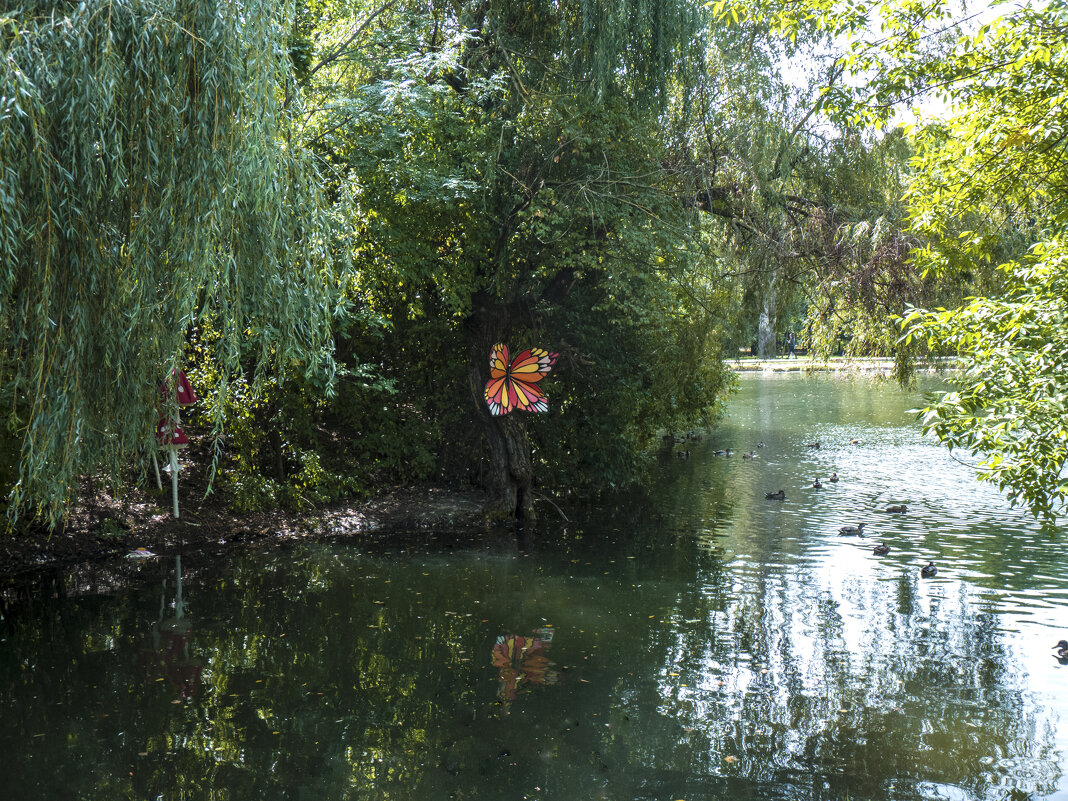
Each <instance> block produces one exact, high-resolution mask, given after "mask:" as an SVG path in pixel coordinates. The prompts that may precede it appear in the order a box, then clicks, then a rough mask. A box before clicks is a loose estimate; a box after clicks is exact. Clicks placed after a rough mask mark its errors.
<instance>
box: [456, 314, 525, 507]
mask: <svg viewBox="0 0 1068 801" xmlns="http://www.w3.org/2000/svg"><path fill="white" fill-rule="evenodd" d="M476 301H477V302H476V303H475V304H474V308H473V311H472V314H471V316H470V317H469V318H468V319H467V321H466V324H465V334H466V339H467V369H468V383H469V384H470V388H471V394H472V396H473V397H474V400H475V408H476V409H478V412H477V414H478V420H479V423H480V424H481V426H482V431H483V433H484V434H485V436H486V443H487V444H488V445H489V458H490V470H489V476H488V479H487V481H486V484H487V486H486V490H487V491H488V493H489V500H488V501H487V503H486V508H485V514H486V516H487V517H490V518H497V519H503V518H514V519H517V520H520V519H526V520H531V519H533V518H534V517H535V513H534V498H533V486H534V466H533V463H532V461H531V458H530V439H529V438H528V437H527V429H526V422H525V421H524V420H523V418H522V417H521V416H520V414H519V413H517V412H513V413H512V414H507V415H504V416H502V417H494V416H493V415H492V414H490V411H489V407H488V406H487V405H486V400H485V396H484V394H483V391H484V389H485V386H486V382H487V381H489V360H490V350H491V349H492V348H493V346H494V345H495V344H496V343H498V342H505V341H507V339H506V334H507V333H508V327H509V320H514V319H515V317H514V316H513V314H511V313H510V312H509V309H508V308H507V307H506V306H504V305H501V304H497V303H492V302H487V301H486V299H485V298H477V299H476Z"/></svg>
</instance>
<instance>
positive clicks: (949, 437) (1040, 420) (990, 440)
mask: <svg viewBox="0 0 1068 801" xmlns="http://www.w3.org/2000/svg"><path fill="white" fill-rule="evenodd" d="M1006 269H1007V270H1008V269H1010V266H1008V265H1007V266H1006ZM1066 298H1068V243H1066V242H1065V241H1063V240H1061V239H1058V240H1054V241H1051V242H1048V243H1043V244H1040V245H1036V246H1035V248H1034V249H1033V251H1032V253H1031V254H1030V255H1029V256H1028V257H1027V258H1026V259H1024V260H1022V262H1021V263H1019V264H1017V265H1016V266H1015V267H1012V268H1011V279H1010V288H1009V291H1008V292H1007V293H1006V295H1005V296H1003V297H1001V298H973V299H971V300H970V301H969V302H968V303H966V304H965V305H963V306H961V307H959V308H957V309H953V310H950V311H947V310H939V311H936V312H926V313H925V312H920V311H914V312H912V313H911V314H910V315H908V316H907V317H906V318H905V319H904V325H905V328H906V337H916V336H922V337H926V338H927V339H929V340H932V341H933V343H937V344H938V345H939V346H941V347H948V348H950V349H952V350H955V351H956V352H958V353H960V354H962V355H963V356H965V358H966V359H967V367H966V369H965V370H964V372H963V375H962V376H961V378H960V379H959V381H958V383H959V387H958V389H957V390H955V391H953V392H943V393H938V394H935V395H933V396H931V397H930V398H929V399H928V402H929V405H928V407H927V408H926V409H925V410H923V412H922V417H921V419H922V422H923V427H924V430H925V431H933V432H934V433H935V434H936V435H937V436H938V437H939V439H941V440H942V441H943V442H944V443H946V445H948V446H949V448H950V449H953V448H960V449H963V450H967V451H969V452H971V453H973V454H978V455H979V456H980V462H979V466H978V469H979V475H980V477H981V478H983V479H985V480H987V481H991V482H993V483H995V484H997V485H998V487H999V488H1000V489H1002V490H1004V491H1006V492H1007V493H1008V494H1009V497H1010V498H1011V499H1012V500H1013V502H1014V503H1020V504H1022V505H1025V506H1027V507H1028V508H1029V509H1030V510H1031V512H1032V513H1033V514H1034V515H1035V516H1036V517H1037V516H1042V517H1044V518H1045V519H1046V520H1048V521H1050V522H1052V521H1053V520H1054V519H1055V517H1056V515H1057V514H1058V513H1061V512H1063V509H1064V506H1065V502H1066V500H1068V478H1066V476H1065V474H1064V467H1065V462H1066V461H1068V379H1066V376H1068V300H1066Z"/></svg>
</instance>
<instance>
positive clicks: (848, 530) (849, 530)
mask: <svg viewBox="0 0 1068 801" xmlns="http://www.w3.org/2000/svg"><path fill="white" fill-rule="evenodd" d="M866 525H868V524H867V523H857V525H855V526H842V527H841V528H840V529H838V533H839V534H845V535H846V536H850V535H860V534H863V533H864V526H866Z"/></svg>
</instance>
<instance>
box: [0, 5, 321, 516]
mask: <svg viewBox="0 0 1068 801" xmlns="http://www.w3.org/2000/svg"><path fill="white" fill-rule="evenodd" d="M291 22H292V21H291V20H289V19H287V18H286V16H285V15H284V14H280V12H279V4H277V3H273V2H270V0H113V1H112V2H108V3H81V4H76V3H60V4H56V3H53V2H47V3H46V2H39V3H32V2H30V3H26V4H24V5H23V7H22V8H21V9H19V10H18V11H17V12H15V13H10V12H9V16H6V17H3V18H0V53H2V58H0V211H2V214H0V262H2V267H0V338H2V339H0V401H2V408H3V413H4V423H5V438H4V442H3V445H4V447H5V448H6V450H7V452H8V457H9V458H8V464H9V471H8V475H7V476H6V477H5V480H6V481H5V483H6V485H7V490H8V492H9V494H8V514H9V517H11V518H17V517H19V516H23V517H26V516H32V517H35V518H38V519H41V520H45V521H48V522H49V523H53V524H54V523H55V522H57V521H58V520H59V519H60V518H61V517H62V515H63V514H64V511H65V510H66V509H67V507H68V506H69V504H70V502H71V500H72V498H73V492H74V488H75V487H76V485H77V479H78V477H79V476H80V475H83V474H85V473H87V472H92V471H100V470H101V469H107V471H108V473H109V474H110V475H112V476H118V475H120V474H121V470H120V468H121V466H122V465H123V463H124V461H125V460H127V459H128V457H129V455H130V454H131V453H133V452H134V451H136V450H137V449H138V448H139V447H143V446H145V445H149V446H150V447H151V444H152V432H153V423H154V421H155V419H156V418H157V416H158V415H159V414H160V413H161V409H160V405H159V403H160V402H159V397H160V395H159V386H160V383H161V381H163V380H164V378H165V377H166V376H168V375H170V371H171V370H172V369H173V368H175V367H178V366H181V357H182V352H183V344H184V343H185V341H186V338H187V336H188V335H189V333H190V332H191V331H192V330H193V329H194V327H201V326H204V327H210V328H211V329H212V331H213V336H212V337H211V342H212V343H213V344H212V346H211V351H210V352H209V354H208V358H210V359H212V360H214V361H215V362H216V363H217V366H218V369H219V371H220V372H221V373H222V374H223V376H224V377H225V376H233V375H235V374H236V373H237V372H238V371H240V370H243V371H245V372H246V373H251V374H252V376H254V375H256V374H262V373H263V372H264V371H265V370H268V369H278V368H281V367H288V368H289V369H292V368H293V367H294V366H298V367H300V368H302V369H306V370H309V371H320V372H321V371H325V370H329V369H330V367H331V353H330V350H329V347H328V341H329V340H328V334H329V323H330V315H331V312H332V309H331V303H332V300H331V299H332V297H333V292H332V289H331V287H332V268H331V264H332V233H331V230H332V227H331V221H330V219H329V217H328V216H327V214H326V213H325V212H324V210H323V209H324V206H323V205H322V204H321V201H320V197H319V194H318V190H317V186H318V177H317V175H316V174H315V172H314V170H313V169H312V168H311V166H310V164H309V161H308V158H307V157H306V155H305V153H304V152H303V151H302V149H301V147H300V146H299V144H298V143H297V142H296V141H294V139H293V138H292V137H291V135H290V131H291V118H292V116H293V112H294V110H295V109H296V102H295V97H296V96H295V92H294V87H293V84H292V80H291V77H290V72H291V65H290V62H289V60H288V57H287V54H286V53H287V51H286V47H285V41H286V34H287V31H288V29H289V27H288V26H290V25H291ZM252 376H249V377H250V378H251V377H252ZM225 386H226V381H225V380H223V381H222V382H220V389H219V394H220V396H221V395H222V394H223V393H225V391H226V390H225ZM215 408H217V409H221V408H222V403H221V397H217V398H215ZM216 422H217V424H219V425H221V424H222V421H221V420H217V421H216Z"/></svg>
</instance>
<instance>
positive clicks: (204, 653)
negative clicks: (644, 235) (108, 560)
mask: <svg viewBox="0 0 1068 801" xmlns="http://www.w3.org/2000/svg"><path fill="white" fill-rule="evenodd" d="M916 403H917V396H916V395H915V394H913V393H905V392H902V391H900V390H898V389H896V388H894V387H893V386H886V385H884V386H880V387H872V386H871V385H869V384H868V383H867V382H865V381H862V380H857V381H851V380H842V379H804V378H800V377H797V376H782V377H774V378H773V377H749V376H746V377H743V378H742V381H741V390H740V392H739V394H738V395H737V396H736V397H735V398H734V399H733V401H732V403H731V405H730V414H729V417H728V419H727V420H726V421H725V423H724V425H723V426H722V427H721V428H720V429H719V430H718V431H717V432H715V433H714V434H712V435H711V436H706V437H705V438H704V439H703V440H701V441H693V442H690V443H688V444H686V445H682V446H675V449H676V450H678V449H680V448H688V449H689V450H690V451H691V456H690V458H689V459H678V458H676V457H675V456H673V455H671V454H670V453H665V454H664V460H663V464H662V471H661V472H662V474H661V476H660V479H659V481H658V483H657V485H656V486H655V487H654V488H652V489H650V490H649V493H648V495H647V496H642V497H632V498H630V499H628V500H627V502H626V503H624V504H620V505H619V506H616V507H612V508H604V507H600V508H589V509H576V508H569V509H567V510H566V511H567V513H568V515H569V517H571V518H572V519H573V520H574V521H575V522H574V523H572V524H571V525H570V526H568V527H566V528H565V527H563V526H562V524H561V523H560V522H558V519H552V518H551V516H552V517H555V512H554V511H553V510H552V509H551V508H550V507H546V508H545V509H544V513H545V515H544V519H543V520H542V522H541V524H540V526H539V528H538V529H537V530H535V531H533V532H529V533H528V534H526V535H525V536H524V537H521V538H517V537H515V536H513V535H512V534H511V533H510V532H500V533H496V534H491V535H483V534H478V535H473V536H465V537H462V538H461V537H442V536H438V537H424V536H412V537H409V538H404V539H403V540H394V541H393V542H392V543H391V544H390V545H388V546H387V545H384V544H382V543H377V542H374V541H373V540H370V539H368V540H363V541H359V542H355V543H353V542H347V543H334V544H329V543H327V544H318V545H309V546H300V547H294V548H290V549H274V550H270V549H268V550H259V551H253V552H237V553H235V552H233V551H228V552H226V553H222V554H218V555H212V554H205V553H195V554H188V555H186V556H185V557H184V558H182V559H181V561H180V565H179V564H176V562H178V560H176V559H175V558H174V557H173V556H170V557H168V558H165V559H155V560H124V561H122V562H121V563H118V564H116V565H114V566H113V569H111V570H110V571H108V572H107V573H106V574H104V573H101V572H99V571H97V572H93V573H78V574H69V575H68V574H64V575H43V576H39V577H37V578H36V580H35V581H33V582H31V583H28V584H20V585H17V586H10V587H7V588H6V590H5V594H4V597H3V605H2V606H0V611H2V615H3V617H2V620H0V779H2V781H3V788H2V789H0V796H2V797H5V798H8V797H10V798H18V799H92V800H93V801H95V800H96V799H101V800H103V799H109V800H110V799H125V798H129V799H156V798H160V799H168V800H169V799H175V800H177V799H218V800H219V801H222V800H223V799H225V800H226V801H237V800H238V799H257V800H259V799H317V800H318V799H397V800H398V801H402V800H405V801H406V800H407V799H419V800H420V801H422V800H423V799H427V800H428V801H433V799H493V800H494V801H498V800H503V799H559V800H560V801H577V800H578V799H621V800H622V799H688V800H689V801H695V800H696V799H709V798H724V799H735V798H759V799H813V798H828V799H830V798H845V797H849V798H853V799H866V798H870V799H926V798H945V799H988V798H989V799H1023V798H1028V797H1030V798H1047V797H1052V798H1059V799H1068V779H1066V778H1065V776H1064V775H1063V765H1064V764H1065V763H1066V761H1068V693H1066V692H1065V690H1066V687H1068V664H1066V665H1062V664H1060V663H1059V662H1058V661H1057V660H1056V659H1055V658H1054V656H1053V654H1052V651H1051V648H1050V646H1052V645H1053V643H1054V642H1056V641H1057V640H1059V639H1061V638H1068V577H1066V576H1065V565H1066V564H1068V559H1066V557H1068V547H1066V545H1065V537H1064V535H1063V531H1062V532H1058V533H1056V534H1054V535H1053V536H1050V535H1049V534H1043V533H1042V532H1040V530H1039V528H1038V527H1037V526H1036V525H1035V524H1033V523H1032V522H1030V521H1029V520H1028V518H1027V517H1026V516H1025V515H1024V514H1023V513H1020V512H1016V511H1013V510H1011V509H1009V507H1008V506H1007V504H1006V503H1005V502H1004V501H1003V500H1002V499H1001V498H1000V497H999V496H998V495H997V493H996V492H995V491H994V490H992V489H991V488H989V487H985V486H982V485H978V484H975V483H974V482H973V481H972V480H971V477H970V473H969V471H968V468H967V467H966V466H964V465H962V464H960V463H958V462H956V461H954V460H953V459H951V458H950V457H949V456H948V455H947V454H946V453H945V452H944V451H943V450H941V449H940V448H938V447H937V446H936V445H934V444H932V443H930V442H927V441H924V440H923V439H922V438H921V437H920V436H919V435H918V433H917V431H916V430H915V428H914V427H913V426H912V424H911V418H910V417H909V416H908V415H907V414H906V413H905V412H906V410H907V409H908V408H910V407H911V406H913V405H915V404H916ZM852 440H858V442H857V443H855V444H853V443H852V442H851V441H852ZM760 441H763V442H764V443H765V445H766V447H763V448H758V447H757V444H758V443H759V442H760ZM815 441H819V442H820V445H821V447H820V448H819V449H818V450H817V449H813V448H808V447H806V443H811V442H815ZM728 446H729V447H731V448H732V449H733V450H734V451H735V455H733V456H731V457H729V458H728V457H724V456H716V455H715V453H714V451H716V450H718V449H723V448H725V447H728ZM750 449H752V450H754V451H755V453H756V454H757V456H758V458H756V459H742V458H741V453H742V452H743V451H749V450H750ZM832 471H836V472H837V473H838V475H839V476H840V477H841V481H840V482H838V483H837V484H831V483H829V482H827V481H826V479H827V477H828V476H829V475H830V473H831V472H832ZM817 476H819V477H821V478H822V479H823V488H822V489H815V488H812V487H811V486H809V485H810V484H811V483H812V480H813V479H814V478H815V477H817ZM780 488H781V489H783V490H784V491H785V494H786V500H785V501H769V500H765V498H764V493H765V492H768V491H775V490H778V489H780ZM891 504H906V505H907V506H908V512H907V513H906V514H904V515H895V514H886V513H881V512H878V511H876V510H879V509H882V508H885V507H886V506H887V505H891ZM859 522H866V524H867V525H866V529H865V536H863V537H848V536H841V535H839V534H838V528H839V527H840V526H842V525H845V524H855V523H859ZM876 542H885V543H886V544H888V545H889V546H890V547H891V551H890V553H889V555H886V556H882V557H879V556H875V555H874V554H873V553H872V547H873V545H874V544H875V543H876ZM932 560H933V561H934V562H935V563H936V564H937V565H938V567H939V572H938V575H937V576H936V577H935V578H933V579H923V578H921V576H920V567H921V566H922V565H923V564H926V562H928V561H932ZM179 570H180V575H181V577H182V584H181V588H180V590H179V587H178V584H177V578H178V575H179Z"/></svg>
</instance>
